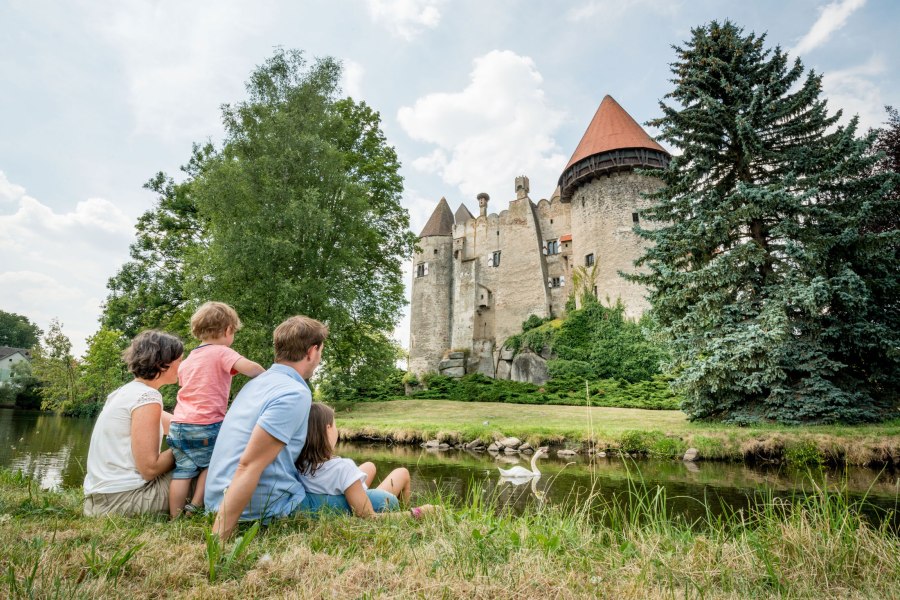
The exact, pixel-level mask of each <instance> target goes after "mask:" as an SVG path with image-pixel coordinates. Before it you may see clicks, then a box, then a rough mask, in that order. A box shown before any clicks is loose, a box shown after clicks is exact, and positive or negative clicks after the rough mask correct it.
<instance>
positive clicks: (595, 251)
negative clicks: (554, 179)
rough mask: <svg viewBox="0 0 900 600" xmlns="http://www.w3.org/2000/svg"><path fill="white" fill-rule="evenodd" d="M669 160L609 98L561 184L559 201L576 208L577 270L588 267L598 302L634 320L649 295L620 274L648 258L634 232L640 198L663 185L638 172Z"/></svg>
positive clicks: (574, 261)
mask: <svg viewBox="0 0 900 600" xmlns="http://www.w3.org/2000/svg"><path fill="white" fill-rule="evenodd" d="M669 158H670V157H669V153H668V152H666V151H665V149H663V147H662V146H660V145H659V144H657V143H656V142H655V141H654V140H653V138H651V137H650V136H649V135H647V132H645V131H644V130H643V129H642V128H641V126H640V125H638V123H637V122H636V121H635V120H634V119H633V118H631V116H630V115H629V114H628V113H627V112H625V110H624V109H623V108H622V107H621V106H620V105H619V103H618V102H616V101H615V100H614V99H613V98H612V97H611V96H606V97H605V98H603V101H602V102H601V103H600V107H599V108H598V109H597V112H596V113H595V114H594V118H593V120H591V124H590V125H589V126H588V128H587V131H585V133H584V136H583V137H582V138H581V142H580V143H579V144H578V147H577V148H576V149H575V152H574V153H573V154H572V158H571V159H570V160H569V164H567V165H566V168H565V169H564V170H563V173H562V175H561V176H560V178H559V188H560V200H561V201H562V202H571V205H572V211H571V223H572V265H573V267H585V268H586V269H587V272H588V275H590V274H591V272H592V271H593V272H594V274H595V279H594V281H593V286H594V289H595V291H596V293H597V295H598V296H599V297H600V299H601V300H604V299H605V298H607V297H608V298H609V299H610V300H611V301H613V302H615V301H616V299H621V300H622V301H623V302H624V303H625V310H626V314H628V315H629V316H633V317H637V316H639V315H641V314H642V313H643V312H644V311H645V310H646V309H647V308H648V304H647V300H646V298H645V290H644V289H643V288H642V287H641V286H639V285H636V284H633V283H629V282H627V281H625V280H624V279H623V278H622V277H621V276H619V274H618V273H619V271H622V272H626V273H627V272H633V271H634V270H635V267H634V261H635V260H636V259H637V258H638V257H640V256H641V255H642V254H643V252H644V248H645V246H644V241H643V240H642V239H641V238H639V237H638V236H637V235H636V234H635V233H634V232H633V227H634V226H635V225H636V224H638V223H639V222H640V211H641V209H642V208H644V207H645V206H646V200H644V199H643V198H642V197H641V194H642V193H645V192H650V191H653V190H655V189H657V188H658V187H659V186H660V185H661V183H660V182H659V180H657V179H654V178H652V177H646V176H644V175H638V174H636V173H635V172H634V171H635V169H641V168H665V167H666V166H667V165H668V163H669ZM594 267H596V269H595V270H594Z"/></svg>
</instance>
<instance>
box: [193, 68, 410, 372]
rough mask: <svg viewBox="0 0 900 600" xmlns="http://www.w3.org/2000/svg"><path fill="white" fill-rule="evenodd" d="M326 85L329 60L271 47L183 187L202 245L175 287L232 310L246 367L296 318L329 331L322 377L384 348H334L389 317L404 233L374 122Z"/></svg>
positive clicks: (400, 291)
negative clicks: (221, 136)
mask: <svg viewBox="0 0 900 600" xmlns="http://www.w3.org/2000/svg"><path fill="white" fill-rule="evenodd" d="M339 77H340V67H339V64H338V63H336V62H335V61H333V60H331V59H323V60H319V61H317V62H315V63H314V64H312V65H307V63H306V61H305V59H304V58H303V55H302V54H301V53H300V52H286V51H278V52H276V53H275V55H274V56H273V57H272V58H270V59H269V60H268V61H267V62H266V63H265V64H263V65H262V66H260V67H259V68H257V70H256V71H255V72H254V73H253V74H252V76H251V78H250V81H249V83H248V84H247V91H248V95H249V99H248V100H247V101H245V102H241V103H238V104H236V105H233V106H225V107H224V109H223V111H224V123H225V129H226V137H225V144H224V147H223V148H222V149H221V150H219V151H210V152H209V153H208V154H207V155H206V156H204V157H203V160H202V161H201V164H200V165H199V169H198V172H197V174H196V177H195V178H194V179H193V181H192V182H191V196H192V198H193V200H194V201H195V202H196V206H197V210H198V214H199V215H201V216H202V217H201V218H202V220H203V222H204V225H205V233H206V235H205V239H206V240H207V243H206V244H205V245H203V246H198V247H196V248H195V250H196V251H195V252H193V253H191V254H190V255H189V256H188V265H187V270H186V272H187V277H186V282H187V289H188V290H189V295H190V296H191V297H194V298H198V299H201V298H202V299H212V298H215V299H219V300H222V301H224V302H228V303H229V304H232V305H233V306H234V307H235V308H236V309H237V311H238V314H240V316H241V319H242V320H243V322H244V329H243V330H242V331H241V333H240V336H239V338H238V344H240V346H241V348H242V349H243V350H244V351H245V352H246V353H247V354H249V355H250V356H251V357H252V358H254V359H256V360H259V361H265V360H268V359H269V358H270V357H271V335H272V331H273V329H274V328H275V326H277V325H278V323H279V322H281V321H282V320H283V319H285V318H286V317H288V316H290V315H293V314H298V313H304V314H308V315H310V316H313V317H315V318H318V319H320V320H323V321H326V322H327V323H328V325H329V327H330V331H331V335H330V341H329V343H327V344H326V345H325V351H326V355H325V360H326V362H327V363H329V364H330V365H331V366H330V367H329V369H330V372H332V373H333V372H336V371H337V372H344V373H350V372H352V371H353V370H354V369H355V368H356V367H355V366H356V365H358V364H360V353H361V352H367V351H368V350H370V349H371V350H372V351H377V352H381V351H382V350H383V347H382V346H380V345H378V344H375V345H370V346H363V347H359V348H357V349H356V350H355V351H353V350H351V349H350V348H349V345H348V344H347V343H345V340H355V339H358V338H359V336H360V335H362V334H360V332H361V331H365V332H371V331H376V332H382V331H389V330H390V329H392V328H393V326H394V324H395V323H396V321H397V319H398V317H399V312H400V309H401V308H402V306H403V304H404V302H405V299H404V286H403V280H402V270H401V263H402V260H403V259H405V258H406V257H408V256H409V255H410V254H411V252H412V249H413V244H414V242H415V237H414V235H413V234H412V233H411V232H410V231H409V218H408V215H407V213H406V211H405V210H404V209H403V208H402V206H401V205H400V195H401V192H402V179H401V177H400V175H399V167H400V165H399V162H398V160H397V155H396V153H395V151H394V149H393V148H392V147H391V146H389V145H388V144H387V142H386V141H385V138H384V134H383V133H382V132H381V129H380V119H379V115H378V113H377V112H375V111H373V110H372V109H371V108H369V107H368V106H366V105H365V104H364V103H356V102H354V101H353V100H350V99H343V100H340V99H336V94H337V90H338V82H339ZM362 362H363V364H368V363H369V362H370V361H365V360H364V361H362Z"/></svg>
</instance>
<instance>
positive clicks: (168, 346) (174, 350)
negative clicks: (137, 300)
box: [84, 331, 184, 517]
mask: <svg viewBox="0 0 900 600" xmlns="http://www.w3.org/2000/svg"><path fill="white" fill-rule="evenodd" d="M183 354H184V344H182V343H181V340H179V339H178V338H177V337H175V336H173V335H169V334H168V333H163V332H161V331H144V332H142V333H140V334H138V335H137V337H135V338H134V340H133V341H132V342H131V346H129V347H128V349H127V350H126V351H125V353H124V354H123V357H122V358H123V359H124V361H125V363H126V364H127V365H128V370H129V371H131V373H132V374H133V375H134V381H132V382H130V383H126V384H125V385H123V386H122V387H120V388H119V389H117V390H116V391H114V392H113V393H112V394H110V395H109V397H108V398H107V399H106V404H104V406H103V410H102V411H101V412H100V416H99V417H97V423H96V424H95V425H94V431H93V433H92V434H91V446H90V448H89V450H88V460H87V475H86V476H85V478H84V496H85V497H84V514H85V515H86V516H89V517H96V516H102V515H108V514H118V515H136V514H143V513H168V511H169V481H170V480H171V478H172V469H173V468H174V467H175V459H174V458H173V457H172V451H171V450H166V451H165V452H160V451H159V450H160V446H161V444H162V436H163V435H165V434H166V433H168V429H169V421H170V420H171V418H172V415H170V414H169V413H167V412H164V411H163V404H162V394H160V393H159V388H160V387H162V386H164V385H167V384H170V383H176V382H177V381H178V365H179V364H181V359H182V355H183Z"/></svg>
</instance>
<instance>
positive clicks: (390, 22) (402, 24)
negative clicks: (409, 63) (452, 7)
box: [366, 0, 444, 41]
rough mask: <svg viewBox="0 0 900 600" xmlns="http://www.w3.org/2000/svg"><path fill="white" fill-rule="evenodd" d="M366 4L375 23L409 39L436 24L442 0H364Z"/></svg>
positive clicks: (439, 15)
mask: <svg viewBox="0 0 900 600" xmlns="http://www.w3.org/2000/svg"><path fill="white" fill-rule="evenodd" d="M366 4H368V6H369V15H370V16H371V17H372V20H373V21H374V22H375V23H378V24H380V25H382V26H384V27H386V28H387V30H388V31H390V32H391V35H394V36H396V37H400V38H403V39H405V40H407V41H409V40H412V39H414V38H415V37H417V36H418V35H419V34H421V33H422V32H423V31H424V30H426V29H434V28H435V27H437V26H438V24H439V23H440V22H441V10H440V9H441V5H443V4H444V0H366Z"/></svg>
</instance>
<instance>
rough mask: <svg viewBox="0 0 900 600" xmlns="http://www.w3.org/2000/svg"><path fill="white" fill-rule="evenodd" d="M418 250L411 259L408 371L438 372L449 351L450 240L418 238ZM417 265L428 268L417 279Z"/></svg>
mask: <svg viewBox="0 0 900 600" xmlns="http://www.w3.org/2000/svg"><path fill="white" fill-rule="evenodd" d="M419 248H420V251H419V252H417V253H416V254H415V256H414V257H413V285H412V301H411V303H410V333H409V370H410V371H411V372H413V373H429V372H436V371H437V369H438V363H439V362H440V360H441V358H442V357H443V355H444V352H445V351H446V350H447V349H448V348H449V347H450V327H451V322H450V315H451V308H450V300H451V294H452V293H453V270H452V266H453V263H452V261H451V256H452V255H451V252H452V248H453V238H451V237H450V236H429V237H425V238H421V239H420V240H419ZM420 263H422V264H426V265H427V266H428V273H427V275H425V276H423V277H417V276H416V266H417V265H418V264H420Z"/></svg>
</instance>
